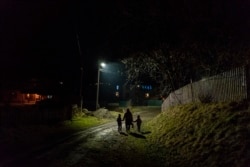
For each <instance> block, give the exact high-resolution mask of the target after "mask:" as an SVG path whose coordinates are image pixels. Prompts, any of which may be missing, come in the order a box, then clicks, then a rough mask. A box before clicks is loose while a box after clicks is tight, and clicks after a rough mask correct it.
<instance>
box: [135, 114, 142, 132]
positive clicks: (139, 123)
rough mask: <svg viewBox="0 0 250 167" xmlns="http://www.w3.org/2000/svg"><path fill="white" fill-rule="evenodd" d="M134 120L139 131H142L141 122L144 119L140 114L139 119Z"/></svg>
mask: <svg viewBox="0 0 250 167" xmlns="http://www.w3.org/2000/svg"><path fill="white" fill-rule="evenodd" d="M134 122H136V125H137V130H138V132H141V123H142V120H141V117H140V115H138V116H137V119H136V120H135V121H134Z"/></svg>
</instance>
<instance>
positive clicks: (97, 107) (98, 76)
mask: <svg viewBox="0 0 250 167" xmlns="http://www.w3.org/2000/svg"><path fill="white" fill-rule="evenodd" d="M105 66H106V64H105V63H101V64H100V65H99V66H98V71H97V89H96V110H97V109H99V108H100V105H99V87H100V72H101V70H102V68H104V67H105Z"/></svg>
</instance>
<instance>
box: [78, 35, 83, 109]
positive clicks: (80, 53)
mask: <svg viewBox="0 0 250 167" xmlns="http://www.w3.org/2000/svg"><path fill="white" fill-rule="evenodd" d="M76 39H77V45H78V51H79V56H80V60H82V51H81V45H80V39H79V35H78V33H77V31H76ZM82 64H83V62H82V61H81V68H80V69H81V78H80V110H81V112H82V105H83V96H82V77H83V67H82V66H83V65H82Z"/></svg>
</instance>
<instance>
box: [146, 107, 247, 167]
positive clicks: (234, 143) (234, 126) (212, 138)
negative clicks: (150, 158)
mask: <svg viewBox="0 0 250 167" xmlns="http://www.w3.org/2000/svg"><path fill="white" fill-rule="evenodd" d="M146 127H147V128H148V129H150V130H151V132H152V133H151V134H150V135H149V136H148V139H149V141H151V142H153V143H159V144H161V145H162V146H163V147H162V148H163V149H160V150H158V152H155V154H158V156H160V157H161V158H162V159H163V160H164V161H165V166H174V167H175V166H178V167H185V166H193V167H196V166H197V167H201V166H202V167H217V166H226V167H248V165H250V160H249V156H250V154H249V152H250V151H249V148H250V140H249V136H250V134H249V133H250V132H249V131H250V112H249V110H246V109H244V105H242V104H241V103H217V104H187V105H182V106H176V107H172V108H170V109H168V110H167V111H166V112H164V113H161V114H160V115H158V116H157V117H156V118H155V119H153V120H152V121H150V122H148V123H147V125H146Z"/></svg>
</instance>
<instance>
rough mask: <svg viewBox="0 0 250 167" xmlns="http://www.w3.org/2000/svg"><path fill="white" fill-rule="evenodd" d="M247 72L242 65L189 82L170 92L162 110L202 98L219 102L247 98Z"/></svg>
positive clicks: (247, 68) (247, 69) (246, 68)
mask: <svg viewBox="0 0 250 167" xmlns="http://www.w3.org/2000/svg"><path fill="white" fill-rule="evenodd" d="M249 73H250V72H249V67H248V66H243V67H238V68H235V69H232V70H230V71H227V72H223V73H221V74H218V75H215V76H212V77H208V78H203V79H202V80H200V81H197V82H193V83H192V82H191V83H190V84H188V85H186V86H184V87H182V88H180V89H178V90H176V91H174V92H172V93H170V95H169V96H168V97H167V98H166V99H165V100H164V102H163V104H162V111H165V110H166V109H167V108H168V107H170V106H174V105H177V104H185V103H190V102H197V101H202V100H210V101H213V102H219V101H240V100H244V99H249V97H248V96H249Z"/></svg>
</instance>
